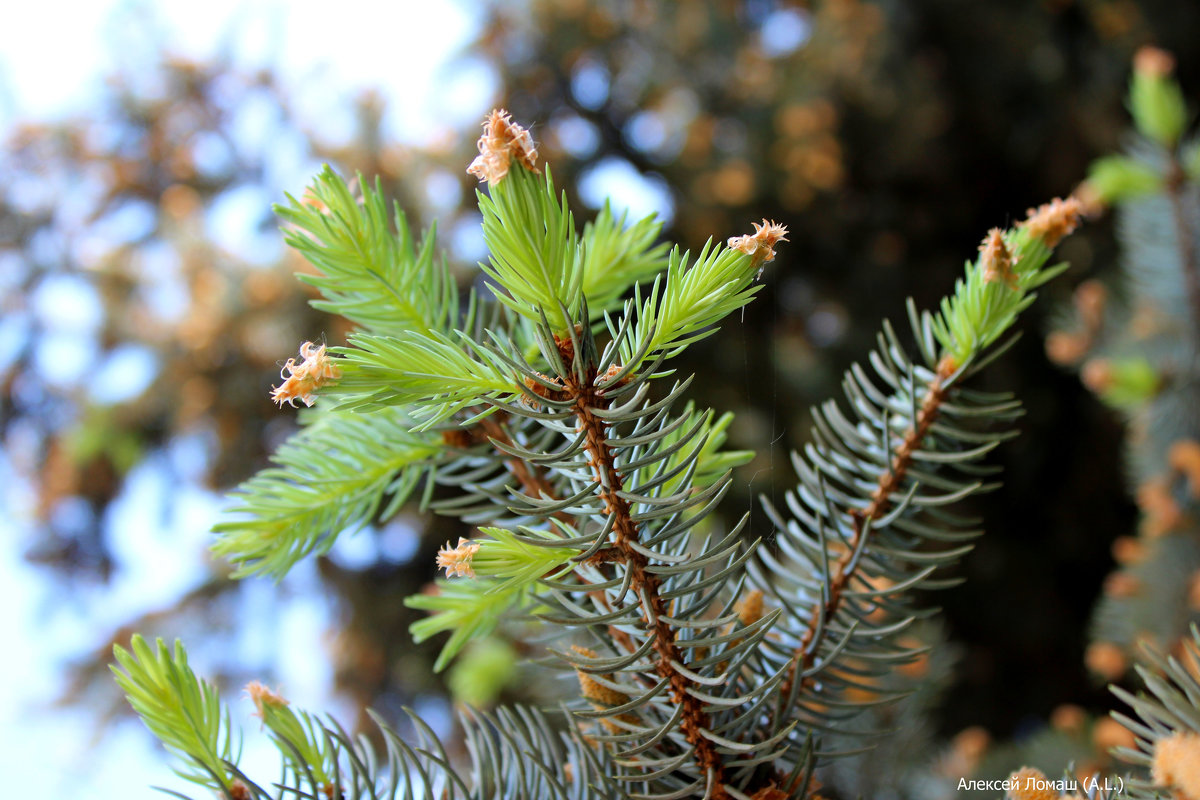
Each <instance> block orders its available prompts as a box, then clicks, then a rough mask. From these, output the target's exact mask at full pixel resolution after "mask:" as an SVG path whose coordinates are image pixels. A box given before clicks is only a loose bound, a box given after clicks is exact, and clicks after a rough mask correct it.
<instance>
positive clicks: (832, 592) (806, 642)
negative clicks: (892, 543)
mask: <svg viewBox="0 0 1200 800" xmlns="http://www.w3.org/2000/svg"><path fill="white" fill-rule="evenodd" d="M954 369H955V365H954V363H953V362H952V361H951V360H949V359H944V360H943V361H942V363H940V364H938V369H937V373H936V375H935V376H934V379H933V382H932V383H930V384H929V389H928V391H927V392H926V394H925V399H924V400H923V401H922V403H921V408H920V411H919V412H918V413H917V419H916V427H914V428H912V429H910V430H909V431H908V432H907V433H906V434H905V436H904V440H903V441H902V442H901V443H900V447H899V448H897V450H896V454H895V456H894V457H893V458H892V465H891V467H892V468H891V469H890V470H888V471H887V472H886V473H884V474H883V475H881V476H880V477H879V484H878V486H876V488H875V491H874V492H872V493H871V502H870V503H869V504H868V505H867V507H866V508H864V509H853V510H852V511H850V517H851V519H852V520H853V526H854V528H853V533H852V535H851V537H850V541H849V542H848V546H847V548H846V551H845V552H844V553H843V554H842V555H841V556H840V557H839V558H838V560H837V561H836V562H835V563H834V564H833V565H832V566H831V567H830V570H829V573H830V582H829V595H828V600H827V601H826V602H825V604H824V605H816V606H814V607H813V610H812V614H811V615H810V616H809V618H808V625H807V628H806V630H805V633H804V636H803V638H802V639H801V640H800V645H799V646H798V647H797V648H796V650H795V652H794V653H793V655H792V667H791V670H790V671H789V673H788V677H787V678H785V679H784V681H783V683H782V684H781V688H780V696H781V697H787V696H789V695H790V694H791V692H792V685H793V683H794V682H795V680H796V675H797V674H802V673H805V672H807V671H808V670H809V669H810V668H811V667H812V665H813V661H814V659H815V658H816V656H817V650H818V649H819V642H816V641H814V640H815V637H816V631H817V629H818V626H819V624H820V621H821V620H822V619H826V620H828V619H832V618H833V616H834V615H835V614H836V613H837V611H838V609H839V608H840V607H841V602H842V592H843V591H845V588H846V585H847V584H848V583H849V582H850V578H851V577H852V576H853V575H854V572H853V571H852V570H851V569H850V563H851V561H852V560H853V559H854V554H855V553H856V552H858V550H859V545H860V544H861V543H862V541H861V540H862V536H863V535H864V531H866V530H867V528H866V523H867V521H868V520H876V519H879V517H881V516H882V515H884V514H886V513H887V511H888V509H890V508H891V505H892V501H891V496H892V494H893V493H895V492H897V491H899V489H900V487H901V485H902V484H903V482H904V479H905V477H906V475H907V474H908V469H909V467H910V466H912V459H913V453H914V452H916V451H917V449H919V448H920V446H921V443H922V442H923V441H924V439H925V437H926V436H927V435H928V434H929V428H930V426H931V425H933V423H934V421H935V420H936V419H937V416H938V412H939V411H940V409H941V405H942V403H943V402H944V401H945V399H946V393H947V391H948V390H947V388H946V386H945V381H946V379H947V378H949V377H950V375H951V374H952V373H953V372H954ZM825 630H828V628H827V627H826V628H825ZM801 681H802V682H801V685H800V690H803V689H804V688H805V687H806V686H807V685H810V684H811V682H812V677H811V676H809V677H807V678H801Z"/></svg>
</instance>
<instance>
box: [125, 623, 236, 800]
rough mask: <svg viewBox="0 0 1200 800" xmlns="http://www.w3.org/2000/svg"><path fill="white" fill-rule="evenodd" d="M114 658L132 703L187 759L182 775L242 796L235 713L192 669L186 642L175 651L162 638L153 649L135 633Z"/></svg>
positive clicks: (233, 797)
mask: <svg viewBox="0 0 1200 800" xmlns="http://www.w3.org/2000/svg"><path fill="white" fill-rule="evenodd" d="M113 657H114V658H116V660H117V665H114V666H110V669H111V670H112V672H113V675H114V676H115V677H116V680H117V684H118V685H119V686H120V687H121V689H122V691H124V692H125V696H126V698H127V699H128V700H129V704H130V705H131V706H133V710H134V711H135V712H137V714H138V716H140V717H141V718H142V722H144V723H145V724H146V727H147V728H149V729H150V732H151V733H153V734H154V735H155V736H156V737H157V738H158V740H159V741H160V742H162V743H163V744H164V745H166V747H167V749H168V750H170V751H171V752H172V754H173V755H174V756H175V757H177V758H178V759H179V760H180V761H181V762H182V766H180V767H178V768H176V770H175V771H176V773H178V774H179V775H180V777H182V778H185V779H187V780H188V781H191V782H192V783H196V784H199V785H200V786H204V787H207V788H209V789H211V790H214V791H218V792H222V793H223V794H224V795H225V796H226V797H228V798H230V799H231V800H242V798H238V797H237V795H236V794H235V791H236V787H237V784H238V781H237V778H236V777H235V775H234V773H233V772H231V770H230V767H229V765H231V764H235V763H236V761H237V758H238V754H239V751H240V749H241V746H240V744H237V743H235V741H236V740H235V736H236V734H235V733H234V731H233V730H232V726H231V723H230V720H229V712H228V711H227V710H224V709H223V708H222V707H221V699H220V695H219V694H218V692H217V689H216V687H215V686H213V685H212V684H211V683H208V682H207V681H203V680H200V679H199V678H197V677H196V675H195V673H194V672H192V669H191V667H189V666H188V659H187V652H186V651H185V650H184V647H183V644H182V643H180V642H178V641H177V642H175V647H174V650H173V651H172V650H171V649H169V648H168V647H167V645H166V644H165V643H164V642H163V641H162V640H161V639H159V640H157V641H156V642H155V646H154V647H153V648H151V646H150V645H149V644H147V643H146V640H145V639H143V638H142V637H141V636H138V635H134V637H133V639H132V641H131V642H130V645H129V650H126V649H125V648H123V647H120V646H115V647H113ZM118 665H119V666H118Z"/></svg>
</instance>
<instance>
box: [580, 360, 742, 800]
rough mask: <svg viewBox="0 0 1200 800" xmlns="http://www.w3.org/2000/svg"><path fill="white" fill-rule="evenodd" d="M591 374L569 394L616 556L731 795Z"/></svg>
mask: <svg viewBox="0 0 1200 800" xmlns="http://www.w3.org/2000/svg"><path fill="white" fill-rule="evenodd" d="M588 378H589V379H588V380H586V381H584V382H577V381H576V380H575V378H574V376H573V375H572V376H568V377H566V378H565V379H564V381H563V385H564V391H565V394H566V396H567V397H569V398H571V399H573V400H574V403H575V415H576V418H577V419H578V420H579V425H580V427H581V429H582V431H583V433H584V436H585V444H584V447H585V449H586V450H587V453H588V458H589V462H590V464H591V466H592V469H593V470H594V471H595V475H596V480H597V482H598V483H599V488H598V492H599V494H600V497H601V498H602V499H603V500H604V504H605V506H604V511H605V513H606V514H608V515H610V516H611V517H612V518H613V535H614V541H613V544H612V546H611V550H612V551H613V553H612V556H611V559H610V560H612V561H615V562H617V563H621V564H623V565H624V567H625V569H626V570H628V572H629V576H630V587H631V589H632V591H633V592H634V593H635V594H636V595H637V596H638V597H639V598H641V602H642V618H643V620H644V621H645V623H646V625H647V626H648V628H649V630H650V634H651V636H653V637H654V652H655V654H656V656H657V664H656V666H655V671H656V672H657V673H658V675H659V676H660V677H662V678H664V679H666V680H667V681H669V682H670V685H671V699H672V701H673V702H674V703H676V704H678V705H681V706H683V716H682V719H681V721H680V728H681V729H682V731H683V733H684V736H685V737H686V738H687V741H688V743H689V744H690V745H692V747H693V749H694V755H695V759H696V763H697V765H698V766H699V767H700V771H701V774H704V775H708V776H711V781H712V784H713V794H712V797H713V798H716V799H717V800H724V798H727V797H728V794H727V792H726V791H725V789H724V783H725V769H724V764H723V762H722V760H721V755H720V754H719V753H718V752H717V749H716V746H715V745H714V744H713V743H712V742H711V741H710V740H709V739H707V738H705V736H704V734H703V731H705V730H708V728H709V727H710V722H709V716H708V713H707V712H706V711H705V710H704V704H703V702H701V701H700V700H699V699H698V698H697V697H695V696H694V695H692V694H691V693H690V692H689V691H688V689H689V688H692V681H691V679H689V678H688V677H687V676H686V675H684V674H683V673H682V672H680V671H679V669H677V668H676V667H675V666H674V665H675V664H683V663H685V661H684V657H683V652H682V650H681V649H680V647H679V645H678V644H676V642H675V632H674V630H673V629H672V628H671V626H670V624H669V623H667V622H666V621H665V620H664V619H663V617H664V616H666V615H667V611H668V610H667V607H666V602H665V601H664V600H663V599H662V596H661V594H660V581H659V578H658V576H657V575H655V574H654V573H652V572H650V571H649V570H648V569H647V566H648V563H649V560H648V559H647V558H646V556H645V555H644V554H642V553H641V552H639V551H638V550H636V549H634V547H633V546H632V543H634V542H636V541H637V540H638V528H637V523H636V522H634V520H633V512H632V509H631V508H630V505H629V501H627V500H626V499H625V498H623V497H621V490H622V486H623V484H622V477H621V474H620V472H619V471H618V470H617V468H616V465H615V460H614V456H613V452H612V449H611V448H610V447H609V445H608V440H607V437H606V433H607V423H606V422H605V421H604V420H603V419H602V418H600V417H599V416H597V415H596V414H595V411H596V410H597V409H604V408H607V407H608V399H607V398H606V397H605V396H604V395H603V394H601V393H600V392H599V391H598V390H597V389H596V387H595V386H594V385H593V384H594V378H595V376H594V375H590V374H589V376H588Z"/></svg>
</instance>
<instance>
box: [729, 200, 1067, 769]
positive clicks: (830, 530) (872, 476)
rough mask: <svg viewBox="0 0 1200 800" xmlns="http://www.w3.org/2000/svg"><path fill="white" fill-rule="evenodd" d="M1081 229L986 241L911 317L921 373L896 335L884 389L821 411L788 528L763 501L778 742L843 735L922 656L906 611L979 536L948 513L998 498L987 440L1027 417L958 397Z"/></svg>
mask: <svg viewBox="0 0 1200 800" xmlns="http://www.w3.org/2000/svg"><path fill="white" fill-rule="evenodd" d="M1078 215H1079V205H1078V203H1077V202H1076V201H1074V200H1067V201H1055V202H1054V203H1050V204H1047V205H1046V206H1042V207H1041V208H1039V209H1031V211H1030V216H1029V218H1028V219H1027V220H1026V221H1025V222H1023V223H1022V224H1021V225H1020V226H1019V227H1018V228H1017V229H1015V230H1010V231H1007V232H1001V231H998V230H994V231H992V232H991V233H989V235H988V237H987V238H985V240H984V242H983V245H981V247H980V253H979V256H978V258H976V259H975V261H974V262H971V263H968V264H967V267H966V274H965V276H964V278H963V279H961V280H960V281H959V282H958V284H957V285H956V287H955V292H954V294H953V295H952V296H950V297H948V298H947V299H945V300H943V302H942V304H941V307H940V310H939V313H937V314H930V313H926V314H924V315H919V314H918V313H917V312H916V310H915V308H914V307H913V306H912V304H911V302H910V305H909V313H910V320H911V323H912V328H913V333H914V336H915V337H916V339H917V343H918V349H919V350H920V356H921V358H920V360H919V361H913V360H912V359H910V358H909V357H908V356H907V354H906V353H905V351H904V349H903V348H902V347H901V345H900V342H899V340H898V337H897V336H896V334H895V332H894V331H893V330H892V328H891V326H890V325H887V324H885V326H884V331H883V333H882V335H881V336H880V337H879V346H878V348H877V349H876V350H875V352H873V353H872V354H871V358H870V362H871V364H872V366H873V368H874V370H875V373H876V379H875V380H873V379H872V378H871V377H870V376H868V375H867V373H866V371H865V370H863V369H862V368H861V367H859V366H858V365H855V366H854V367H852V368H851V370H850V371H849V372H848V373H847V375H846V379H845V382H844V388H845V392H846V397H847V400H848V401H849V403H850V409H851V410H852V412H853V416H851V417H847V416H846V414H845V413H844V412H843V411H842V410H841V408H840V407H839V406H837V405H836V404H835V403H832V402H830V403H827V404H826V405H825V406H823V407H821V408H820V409H816V410H814V414H813V417H814V422H815V425H816V427H815V429H814V439H813V442H812V443H811V444H810V445H809V446H808V447H807V448H806V450H805V453H804V455H803V456H800V455H796V456H794V458H793V461H794V463H795V465H796V470H797V473H798V476H799V478H800V484H799V486H798V487H797V489H796V490H795V491H794V492H791V493H789V494H788V495H787V498H786V499H787V505H788V509H789V510H790V511H791V514H792V517H791V519H787V518H785V517H784V515H783V514H781V513H780V512H779V511H778V510H776V509H775V508H774V507H773V506H771V505H770V504H769V503H767V502H766V501H765V499H764V505H765V507H766V509H767V511H768V514H769V515H770V516H771V518H772V519H773V520H774V521H775V524H776V526H777V528H778V530H779V536H778V544H779V550H780V554H779V556H775V555H773V554H772V553H771V552H769V551H766V550H760V551H759V558H758V559H757V560H756V561H755V562H752V565H751V566H752V569H751V575H752V578H753V579H754V582H755V585H756V586H758V587H759V588H760V589H762V590H763V591H764V592H765V594H766V595H767V597H768V598H770V599H771V600H772V601H773V602H776V603H778V604H779V605H781V606H782V607H783V608H784V609H785V610H786V611H787V614H785V616H784V620H785V631H786V635H785V636H784V637H783V638H781V639H778V640H768V641H767V642H766V647H765V649H764V653H763V665H762V667H761V668H760V671H761V672H762V673H764V674H770V672H771V671H773V670H776V669H780V668H782V669H783V671H784V675H785V677H784V679H783V681H782V683H781V688H780V692H779V694H778V695H777V699H776V702H775V703H774V705H773V708H772V712H771V718H770V725H771V728H772V729H775V730H777V729H778V728H779V727H781V726H784V725H786V724H789V722H791V721H795V722H798V723H799V725H800V726H801V728H802V729H814V730H830V731H832V730H837V729H839V728H842V727H844V726H843V725H842V723H844V722H845V721H846V720H847V719H849V717H851V716H853V715H854V714H855V713H857V712H858V711H859V710H860V709H861V708H863V707H864V704H863V703H862V702H860V701H854V702H848V701H846V700H844V699H843V698H844V697H845V696H846V695H847V694H848V693H850V692H854V691H862V690H870V691H874V692H875V693H876V695H877V699H876V701H875V702H877V703H887V702H890V701H892V700H894V699H895V697H894V696H889V695H887V694H884V693H880V692H879V691H878V690H877V688H875V687H876V686H877V684H879V683H881V681H882V679H883V676H884V674H885V673H886V672H887V671H888V670H890V669H892V668H893V667H894V666H896V665H902V664H904V663H906V662H909V661H912V660H913V659H916V658H919V657H920V656H921V655H922V650H921V648H920V646H919V645H915V644H913V643H912V642H911V640H909V639H908V638H906V637H905V631H907V630H908V629H909V628H910V627H911V626H912V624H913V622H914V620H915V619H916V618H917V617H918V616H920V615H922V614H923V613H925V612H920V611H917V610H915V609H914V607H913V606H912V604H911V602H910V601H909V599H908V596H909V594H910V593H911V590H913V589H917V588H937V587H938V586H944V585H946V583H947V582H946V580H945V579H943V578H938V577H935V573H936V572H937V570H938V569H939V568H940V567H944V566H946V565H948V564H950V563H953V562H954V561H955V560H957V559H958V558H960V557H961V556H963V555H964V554H965V553H966V552H967V551H968V550H969V549H970V544H969V542H970V540H971V539H972V538H973V537H974V536H976V535H978V531H975V530H972V528H971V526H970V525H969V523H968V521H967V520H964V519H961V518H959V517H957V516H956V515H954V514H953V513H952V512H950V511H948V510H947V507H948V506H951V505H952V504H954V503H955V502H957V501H958V500H960V499H962V498H963V497H966V496H968V495H970V494H973V493H976V492H979V491H984V490H986V489H987V488H988V485H987V484H986V483H985V482H984V481H983V480H982V478H984V477H985V476H987V475H988V474H989V473H990V472H991V470H990V469H989V468H987V467H986V466H982V465H980V464H978V463H977V462H978V461H979V460H980V459H981V458H982V457H983V456H984V455H985V454H986V453H987V452H989V451H990V450H992V449H993V448H995V447H996V446H997V445H998V444H999V443H1000V442H1001V441H1002V440H1004V439H1006V438H1008V437H1009V436H1010V435H1011V433H1010V432H1006V431H1003V430H1001V431H994V430H989V427H991V426H993V425H995V424H996V423H1003V422H1008V421H1011V420H1012V419H1013V418H1014V417H1015V416H1016V415H1017V414H1019V406H1018V405H1017V404H1016V403H1015V402H1012V401H1011V400H1010V399H1009V398H1007V397H1005V396H996V395H984V394H981V393H979V392H975V391H972V390H969V389H966V388H964V387H962V386H961V384H962V382H963V381H964V380H965V379H966V378H967V377H969V376H970V375H972V374H974V373H975V372H978V371H979V370H980V369H982V368H983V367H984V366H986V365H987V364H988V363H990V361H991V360H992V359H994V358H995V357H996V356H997V355H998V354H999V353H1000V352H1002V351H1003V350H1004V349H1005V347H1006V345H1003V344H996V343H997V342H998V341H999V340H1000V339H1001V338H1002V337H1003V335H1004V334H1005V332H1006V331H1007V330H1008V329H1009V328H1010V327H1011V325H1012V324H1013V322H1014V321H1015V319H1016V317H1017V315H1018V314H1019V312H1020V311H1021V310H1022V309H1024V308H1025V307H1027V306H1028V304H1029V302H1030V301H1031V299H1032V294H1031V290H1032V289H1034V288H1036V287H1038V286H1040V285H1041V284H1043V283H1044V282H1045V281H1046V280H1048V279H1049V278H1050V277H1052V276H1053V275H1055V274H1057V273H1058V272H1060V271H1061V267H1049V268H1047V267H1046V262H1047V260H1048V258H1049V255H1050V248H1051V246H1052V245H1054V244H1056V243H1057V242H1058V240H1059V239H1061V238H1062V236H1064V235H1065V234H1067V233H1069V232H1070V231H1071V230H1072V229H1073V228H1074V226H1075V225H1076V224H1077V221H1078ZM928 544H934V545H937V547H936V548H934V549H931V548H930V547H929V546H928ZM803 609H807V611H805V610H803ZM843 738H844V737H843ZM793 745H794V746H797V745H798V742H795V741H793ZM821 754H822V755H824V756H825V757H832V756H834V755H838V754H837V753H833V752H824V753H821ZM794 759H795V761H797V762H798V761H799V760H800V755H799V754H797V755H796V756H794Z"/></svg>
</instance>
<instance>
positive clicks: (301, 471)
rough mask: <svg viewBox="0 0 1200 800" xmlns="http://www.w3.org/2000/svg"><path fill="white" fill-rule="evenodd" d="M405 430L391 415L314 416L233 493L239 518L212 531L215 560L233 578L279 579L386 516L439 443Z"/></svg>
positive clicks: (402, 420)
mask: <svg viewBox="0 0 1200 800" xmlns="http://www.w3.org/2000/svg"><path fill="white" fill-rule="evenodd" d="M411 427H412V420H411V419H410V418H409V417H408V416H406V414H405V413H404V411H403V410H401V409H397V408H386V409H383V410H381V411H380V412H378V413H377V414H375V415H373V416H372V417H370V418H366V417H363V416H359V415H356V414H353V413H349V412H326V413H323V414H320V415H318V416H316V417H315V418H314V419H313V421H312V422H310V423H309V424H308V425H307V427H305V428H304V429H303V430H301V431H300V432H299V433H297V434H295V435H294V436H292V437H291V438H290V439H289V440H288V441H287V442H285V443H284V445H283V446H282V447H281V448H280V449H279V451H278V452H277V453H276V454H275V455H274V456H272V461H273V462H274V463H275V465H276V466H274V467H272V468H270V469H266V470H263V471H262V472H260V473H258V474H257V475H255V476H254V477H253V478H251V479H249V480H248V481H246V482H244V483H243V484H242V485H241V486H239V487H238V488H237V489H236V490H235V491H234V493H233V498H234V500H235V505H234V506H233V507H232V508H230V510H229V511H230V513H231V514H233V515H240V518H239V519H231V520H229V521H226V522H221V523H218V524H217V525H215V526H214V527H213V531H214V532H215V533H216V534H218V539H217V541H216V542H215V543H214V544H213V548H212V549H213V552H215V553H217V554H218V555H220V556H223V557H225V558H227V559H229V560H230V561H232V562H233V563H234V564H235V565H236V566H237V570H236V571H235V573H234V575H235V576H236V577H244V576H247V575H253V574H263V575H269V576H271V577H274V578H276V579H279V578H282V577H283V576H284V575H285V574H287V572H288V570H290V569H291V568H292V566H293V565H295V563H296V562H297V561H299V560H300V559H302V558H304V557H305V556H307V555H309V554H312V553H317V554H320V553H326V552H328V551H329V548H331V547H332V546H333V544H334V542H335V541H336V540H337V538H338V536H340V535H341V534H342V533H344V532H351V531H353V530H355V529H356V528H359V527H361V526H363V525H365V524H367V523H369V522H371V521H372V520H373V519H374V518H375V517H376V516H377V515H381V516H383V517H389V516H392V515H393V514H394V513H395V512H396V511H397V510H398V509H399V508H400V506H401V505H403V503H404V502H405V501H406V500H408V498H409V497H410V496H411V495H412V492H413V490H414V489H415V488H416V487H417V485H418V483H419V481H420V479H421V476H422V474H423V473H424V472H425V471H426V470H427V469H428V468H429V466H430V465H431V464H432V463H435V462H436V460H437V459H438V457H439V456H440V455H442V447H441V441H440V438H439V437H437V436H435V435H433V434H428V433H411V432H410V430H409V429H410V428H411ZM385 499H386V500H387V503H386V505H385V503H384V501H385Z"/></svg>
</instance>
